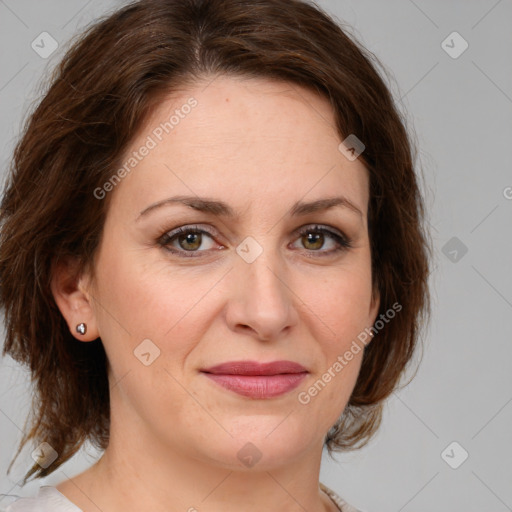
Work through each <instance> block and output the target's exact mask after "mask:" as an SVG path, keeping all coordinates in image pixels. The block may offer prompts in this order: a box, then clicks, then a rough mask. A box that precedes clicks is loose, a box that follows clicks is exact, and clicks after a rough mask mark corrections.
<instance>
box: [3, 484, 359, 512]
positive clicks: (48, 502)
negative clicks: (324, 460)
mask: <svg viewBox="0 0 512 512" xmlns="http://www.w3.org/2000/svg"><path fill="white" fill-rule="evenodd" d="M319 485H320V489H322V491H324V492H325V493H326V494H327V496H329V498H331V500H332V501H333V502H334V503H335V505H336V506H337V507H338V509H339V510H340V512H362V511H361V510H358V509H355V508H354V507H352V506H351V505H349V504H348V503H347V502H346V501H345V500H343V499H342V498H340V496H338V495H337V494H336V493H335V492H334V491H333V490H331V489H329V488H328V487H327V486H325V485H324V484H323V483H322V482H320V483H319ZM1 498H2V495H0V512H83V511H82V509H80V508H78V507H77V506H76V505H75V504H74V503H72V502H71V501H69V500H68V499H67V498H66V496H64V494H62V493H61V492H60V491H59V490H57V488H56V487H52V486H50V485H42V486H41V487H39V491H38V493H37V496H35V497H33V498H21V497H19V496H9V499H10V504H9V505H7V508H4V507H5V506H6V505H5V501H6V499H7V498H4V499H1Z"/></svg>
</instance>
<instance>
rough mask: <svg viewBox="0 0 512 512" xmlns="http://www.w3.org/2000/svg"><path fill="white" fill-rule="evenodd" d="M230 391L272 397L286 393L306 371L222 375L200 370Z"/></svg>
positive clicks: (297, 382)
mask: <svg viewBox="0 0 512 512" xmlns="http://www.w3.org/2000/svg"><path fill="white" fill-rule="evenodd" d="M202 373H203V374H204V375H206V376H207V377H209V378H210V379H212V380H214V381H215V382H216V383H217V384H220V385H221V386H223V387H224V388H226V389H229V390H230V391H234V392H235V393H238V394H239V395H242V396H247V397H250V398H272V397H275V396H279V395H283V394H284V393H288V392H289V391H291V390H292V389H294V388H296V387H297V386H298V385H299V384H300V383H301V381H302V380H303V379H304V377H306V375H307V372H302V373H284V374H280V375H223V374H214V373H206V372H202Z"/></svg>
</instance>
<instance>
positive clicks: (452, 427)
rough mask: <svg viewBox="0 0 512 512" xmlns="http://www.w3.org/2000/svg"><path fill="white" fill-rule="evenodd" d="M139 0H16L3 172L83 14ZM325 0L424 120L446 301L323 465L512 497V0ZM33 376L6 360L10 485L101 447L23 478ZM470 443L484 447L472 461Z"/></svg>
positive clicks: (415, 497) (80, 464)
mask: <svg viewBox="0 0 512 512" xmlns="http://www.w3.org/2000/svg"><path fill="white" fill-rule="evenodd" d="M123 3H124V2H119V1H118V2H114V1H108V2H105V1H104V2H100V1H99V0H92V1H89V2H87V1H85V0H67V1H60V2H59V1H49V0H44V1H28V0H21V1H20V0H16V1H15V0H0V45H1V49H2V50H1V57H0V58H1V61H0V64H1V65H0V70H1V71H0V73H1V74H0V164H1V165H2V172H3V170H4V168H5V164H6V162H7V161H8V159H9V156H10V152H11V150H12V147H13V143H14V140H15V138H16V136H17V134H18V132H19V129H20V126H21V122H22V119H23V117H24V115H25V112H26V110H27V108H28V107H29V106H30V105H31V104H32V103H33V102H34V101H35V100H36V99H37V97H38V92H37V90H38V89H37V86H38V83H39V82H40V79H41V77H42V76H43V74H44V73H45V72H46V71H47V70H48V69H50V68H51V67H53V66H54V65H55V63H56V62H58V60H59V59H60V57H61V56H62V55H63V51H64V47H65V45H66V43H67V42H68V41H69V40H70V38H71V37H72V36H73V35H74V34H75V33H76V32H77V31H78V30H79V29H80V28H82V27H84V26H85V25H86V24H88V23H89V22H90V21H91V20H93V19H94V18H96V17H98V16H99V15H102V14H103V13H104V12H106V11H108V10H110V9H112V8H113V7H117V6H121V5H122V4H123ZM319 3H320V5H322V6H323V7H325V8H326V9H327V10H328V11H330V12H331V13H332V14H334V15H335V16H337V17H338V18H339V19H340V20H343V21H344V22H346V23H348V24H349V25H350V26H352V27H353V33H354V34H355V35H356V36H357V37H358V38H359V39H360V40H361V41H362V42H363V44H365V46H366V47H367V48H369V49H370V50H371V51H373V52H374V53H375V54H376V55H377V56H378V57H379V58H380V60H381V61H382V62H383V63H384V65H385V66H386V68H387V69H388V70H390V71H391V75H392V76H393V77H394V79H393V80H392V83H391V87H392V89H393V92H394V94H395V96H396V98H397V99H400V98H401V100H402V103H403V108H404V109H405V111H406V112H407V116H408V119H409V120H410V122H411V123H413V124H414V126H415V129H416V134H417V138H418V142H419V146H420V162H419V163H420V164H421V166H422V168H423V172H424V179H425V181H424V187H423V188H424V193H425V195H426V201H427V206H428V208H429V211H430V214H429V222H430V224H431V226H432V236H433V240H434V244H435V262H434V267H435V271H434V274H433V275H432V279H431V285H432V293H433V316H432V322H431V325H430V328H429V330H428V331H426V333H425V336H424V345H425V350H424V356H423V360H422V364H421V366H420V369H419V372H418V374H417V376H416V378H415V379H414V380H413V382H412V383H411V384H410V385H409V386H408V387H406V388H405V389H403V390H401V391H399V392H397V393H395V394H394V395H393V396H392V397H391V399H390V400H389V402H388V405H387V407H386V411H385V417H384V422H383V425H382V428H381V430H380V431H379V433H378V435H377V436H376V437H375V438H374V440H373V441H372V442H371V443H370V444H369V445H368V446H367V447H365V448H364V449H362V450H360V451H357V452H352V453H349V454H344V455H337V456H336V461H333V460H331V459H330V458H328V457H327V456H325V457H324V461H323V465H322V471H321V481H322V482H324V483H325V484H326V485H328V486H330V487H331V488H333V489H334V490H335V491H337V492H338V493H339V494H341V495H342V496H343V497H344V498H345V499H346V500H347V501H349V502H351V503H352V504H353V505H355V506H357V507H360V508H361V509H364V510H367V511H368V512H372V511H375V512H377V511H378V512H401V511H404V512H408V511H418V512H420V511H425V512H426V511H428V512H433V511H451V512H453V511H464V512H477V511H478V512H481V511H494V512H501V511H506V510H509V511H510V510H512V440H511V432H512V429H511V426H512V403H511V402H512V372H511V364H510V361H511V359H512V343H511V339H512V336H511V334H512V324H511V322H510V321H509V320H510V318H511V312H512V311H511V309H512V278H511V272H510V268H511V265H510V263H511V261H512V259H511V256H512V237H511V222H510V221H511V220H512V199H511V198H512V188H511V187H512V172H511V169H512V166H511V160H512V154H511V151H510V146H511V142H512V115H511V114H512V73H511V64H510V63H511V62H512V59H511V55H512V52H511V49H512V30H511V29H510V24H511V20H512V2H511V1H510V0H508V1H507V0H500V1H496V0H479V1H475V0H472V1H453V0H452V1H441V0H436V1H426V0H415V1H412V0H391V1H389V0H388V1H386V2H383V1H378V0H359V1H355V0H352V1H342V0H330V1H327V0H324V1H320V2H319ZM43 31H47V32H49V33H50V34H51V35H52V37H53V38H55V40H56V41H57V42H58V43H59V47H58V49H57V50H56V51H55V52H54V53H53V54H52V55H51V56H50V58H48V59H43V58H41V57H40V56H39V55H38V54H37V53H36V52H35V51H34V50H33V49H32V48H31V43H32V41H33V40H35V39H36V37H37V36H38V35H39V34H40V33H41V32H43ZM454 31H456V32H458V33H459V34H460V36H462V38H464V40H466V41H467V43H468V44H469V47H468V48H467V50H466V51H465V52H464V53H462V54H461V55H459V56H457V58H453V57H452V56H450V55H449V54H448V53H447V52H446V51H445V49H446V50H448V51H451V52H452V54H453V52H457V53H458V52H459V51H460V50H461V49H462V40H461V39H459V38H458V36H455V38H454V37H453V36H451V37H450V38H448V39H447V41H446V43H444V45H442V42H443V41H444V40H445V39H446V38H447V36H448V35H449V34H451V33H452V32H454ZM452 40H453V41H452ZM447 45H448V46H449V47H451V48H447V47H446V46H447ZM453 237H456V238H455V239H453ZM464 247H466V248H467V253H465V254H463V249H464ZM1 339H3V336H2V338H1ZM28 383H29V378H28V374H27V372H26V370H24V369H22V368H19V367H18V366H17V365H16V363H15V362H14V361H12V360H11V359H10V358H4V359H3V360H2V361H1V362H0V432H1V444H0V446H1V450H0V494H2V493H6V494H9V493H10V494H17V495H29V494H32V493H34V492H35V490H36V489H37V487H38V486H39V485H41V484H44V483H47V484H49V485H52V484H54V483H57V482H59V481H61V480H63V479H65V478H66V477H69V476H73V475H74V474H76V473H78V472H79V471H81V470H82V469H85V467H87V466H89V465H90V464H91V463H92V462H93V461H94V457H95V452H94V450H92V449H91V448H87V450H83V451H82V452H81V453H80V454H79V455H78V456H76V457H75V458H74V459H73V460H72V461H69V462H68V463H67V464H65V465H64V466H62V469H61V470H58V471H57V472H56V473H55V474H54V475H52V476H50V477H48V478H47V479H45V480H41V481H36V482H35V483H31V484H28V485H27V486H25V487H24V488H20V487H19V485H18V482H19V480H20V478H21V476H22V475H23V473H24V471H25V470H26V469H27V468H28V466H29V465H30V464H31V462H32V459H31V458H30V452H31V450H30V449H25V450H24V451H23V452H22V454H21V455H20V458H19V459H18V461H17V463H16V464H15V466H14V469H13V471H12V472H11V474H10V475H9V476H6V469H7V466H8V463H9V461H10V459H11V457H12V455H13V454H14V450H15V446H16V445H17V442H18V440H19V438H20V433H21V430H22V428H23V427H24V420H25V417H26V414H27V412H28V411H29V405H30V400H31V398H30V393H29V387H28ZM453 441H456V442H457V443H458V445H456V446H455V447H454V448H453V446H452V447H450V448H449V449H448V450H447V451H445V448H447V447H448V446H449V445H450V444H451V443H452V442H453ZM462 450H465V451H467V453H468V454H469V456H468V458H467V460H465V461H464V462H463V463H462V464H460V462H461V461H462V454H463V453H464V452H463V451H462ZM443 453H444V457H443V456H442V454H443ZM447 461H448V462H450V463H451V464H452V465H453V466H456V465H458V464H460V466H459V467H457V469H453V468H452V467H450V465H448V463H447ZM6 502H7V500H3V503H6ZM3 503H2V500H1V499H0V506H1V505H2V504H3Z"/></svg>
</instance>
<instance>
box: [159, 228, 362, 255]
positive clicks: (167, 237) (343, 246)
mask: <svg viewBox="0 0 512 512" xmlns="http://www.w3.org/2000/svg"><path fill="white" fill-rule="evenodd" d="M190 233H201V234H206V235H208V236H210V237H212V238H213V237H214V234H213V233H211V232H210V231H208V230H205V229H201V228H199V227H198V226H188V227H180V228H177V229H175V230H173V231H166V232H164V233H163V234H162V235H161V236H160V237H159V238H158V240H157V243H158V244H159V245H160V246H161V247H163V248H164V249H166V250H167V251H169V252H171V253H173V254H178V255H179V256H180V257H183V258H197V257H201V256H198V255H196V254H197V253H201V252H207V251H185V250H184V249H181V250H177V249H175V248H173V249H171V248H170V247H169V245H170V243H171V242H172V241H173V239H175V238H177V237H178V236H179V235H188V234H190ZM307 233H315V234H319V233H322V234H326V235H329V236H330V237H332V238H333V239H334V241H335V242H336V243H337V244H338V247H336V248H335V249H331V250H330V251H320V250H316V251H315V250H311V249H305V250H306V251H307V252H310V253H319V254H318V255H316V254H315V256H313V257H319V258H323V257H327V256H331V255H333V254H336V253H339V252H341V251H346V250H348V249H350V248H351V247H352V243H351V240H349V239H348V238H347V237H346V236H344V235H341V234H338V233H336V232H334V231H331V230H330V229H327V228H325V227H322V226H319V225H316V224H312V225H309V226H306V227H304V228H302V229H300V231H298V232H297V234H298V236H299V237H302V236H304V235H306V234H307Z"/></svg>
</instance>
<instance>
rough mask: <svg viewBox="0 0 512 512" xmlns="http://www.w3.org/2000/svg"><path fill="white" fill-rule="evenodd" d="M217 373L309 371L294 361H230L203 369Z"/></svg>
mask: <svg viewBox="0 0 512 512" xmlns="http://www.w3.org/2000/svg"><path fill="white" fill-rule="evenodd" d="M201 371H203V372H205V373H213V374H216V375H279V374H282V373H302V372H307V370H306V368H304V366H302V365H300V364H299V363H295V362H293V361H272V362H269V363H259V362H258V361H230V362H227V363H222V364H218V365H216V366H212V367H210V368H206V369H204V370H201Z"/></svg>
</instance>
